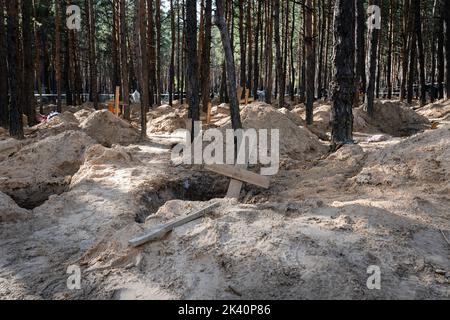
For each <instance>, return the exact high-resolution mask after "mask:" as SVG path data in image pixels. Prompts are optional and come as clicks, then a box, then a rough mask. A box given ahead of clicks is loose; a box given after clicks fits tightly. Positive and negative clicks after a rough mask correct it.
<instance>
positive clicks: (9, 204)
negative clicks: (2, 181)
mask: <svg viewBox="0 0 450 320" xmlns="http://www.w3.org/2000/svg"><path fill="white" fill-rule="evenodd" d="M28 215H29V211H28V210H25V209H22V208H20V207H19V206H18V205H17V204H16V203H15V202H14V200H13V199H11V198H10V197H9V196H8V195H6V194H4V193H3V192H0V223H2V222H14V221H17V220H22V219H26V218H27V216H28Z"/></svg>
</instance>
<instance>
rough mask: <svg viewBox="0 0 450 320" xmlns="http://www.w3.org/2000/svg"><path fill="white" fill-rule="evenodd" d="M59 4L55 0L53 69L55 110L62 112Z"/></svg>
mask: <svg viewBox="0 0 450 320" xmlns="http://www.w3.org/2000/svg"><path fill="white" fill-rule="evenodd" d="M61 23H62V22H61V4H60V2H59V1H55V71H56V94H57V96H58V101H57V107H56V108H57V111H58V112H62V101H61V91H62V78H61Z"/></svg>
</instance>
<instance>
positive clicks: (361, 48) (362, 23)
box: [355, 0, 366, 93]
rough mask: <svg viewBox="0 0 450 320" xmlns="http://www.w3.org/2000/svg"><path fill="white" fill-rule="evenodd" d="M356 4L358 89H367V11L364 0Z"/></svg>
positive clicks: (356, 71) (357, 1) (356, 1)
mask: <svg viewBox="0 0 450 320" xmlns="http://www.w3.org/2000/svg"><path fill="white" fill-rule="evenodd" d="M355 5H356V28H355V36H356V63H355V65H356V70H355V73H356V83H357V88H356V89H357V90H362V91H363V92H364V93H365V91H366V46H365V43H366V40H365V37H364V35H365V29H366V12H365V9H364V1H361V0H355Z"/></svg>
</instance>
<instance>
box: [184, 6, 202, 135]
mask: <svg viewBox="0 0 450 320" xmlns="http://www.w3.org/2000/svg"><path fill="white" fill-rule="evenodd" d="M186 48H187V50H186V54H187V69H186V77H187V99H188V104H189V118H190V119H192V130H194V122H195V121H199V120H200V103H199V76H198V58H197V2H196V0H186ZM191 137H192V139H194V135H193V134H192V136H191Z"/></svg>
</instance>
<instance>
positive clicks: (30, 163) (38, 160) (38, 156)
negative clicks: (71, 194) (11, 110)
mask: <svg viewBox="0 0 450 320" xmlns="http://www.w3.org/2000/svg"><path fill="white" fill-rule="evenodd" d="M92 144H94V140H92V139H91V138H90V137H88V136H87V135H86V134H84V133H82V132H80V131H66V132H64V133H61V134H59V135H57V136H54V137H48V138H46V139H43V140H40V141H39V142H36V143H33V144H30V145H27V146H25V147H23V148H22V149H21V150H20V151H18V152H17V153H15V154H14V155H13V156H11V157H9V158H8V159H6V160H5V161H3V162H2V166H1V167H0V191H2V192H4V193H6V194H8V195H9V196H11V197H12V198H13V199H14V200H15V201H16V202H17V203H18V204H19V205H20V206H21V207H25V208H32V207H34V206H36V205H39V204H40V203H42V202H43V201H45V200H46V199H47V198H48V197H49V196H50V195H52V194H60V193H62V192H64V191H66V188H67V186H68V184H69V183H70V179H71V176H72V175H73V174H74V173H75V172H77V171H78V169H79V167H80V166H81V164H82V163H83V161H84V152H85V150H86V148H87V147H88V146H90V145H92Z"/></svg>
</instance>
